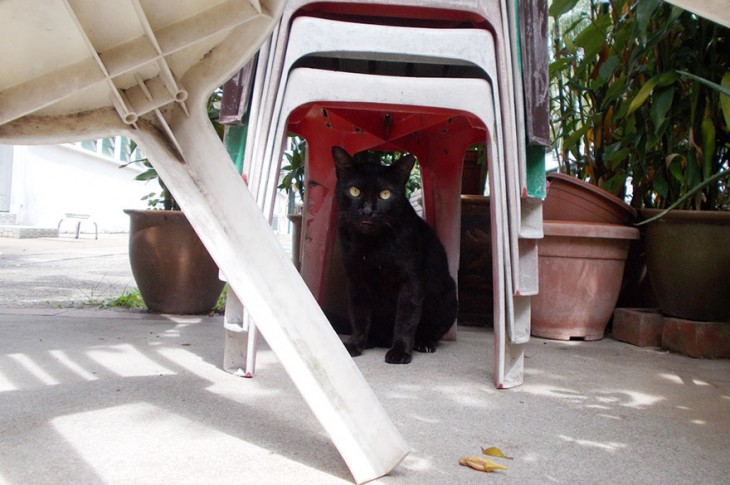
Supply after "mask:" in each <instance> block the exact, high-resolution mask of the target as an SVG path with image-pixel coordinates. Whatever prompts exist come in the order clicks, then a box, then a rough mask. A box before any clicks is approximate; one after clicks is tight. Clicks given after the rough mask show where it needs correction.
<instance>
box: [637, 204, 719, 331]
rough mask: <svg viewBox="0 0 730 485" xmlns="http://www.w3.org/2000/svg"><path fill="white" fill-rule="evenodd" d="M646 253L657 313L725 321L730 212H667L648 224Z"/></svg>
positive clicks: (650, 211) (644, 213) (652, 212)
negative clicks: (658, 311) (659, 310)
mask: <svg viewBox="0 0 730 485" xmlns="http://www.w3.org/2000/svg"><path fill="white" fill-rule="evenodd" d="M658 213H659V211H658V210H656V209H644V210H642V211H641V215H642V216H644V217H646V218H649V217H652V216H654V215H656V214H658ZM646 258H647V270H648V273H649V280H650V281H651V287H652V290H653V292H654V295H655V297H656V300H657V304H658V305H659V308H660V309H661V311H662V313H664V314H666V315H669V316H673V317H678V318H684V319H686V320H699V321H715V322H730V212H710V211H684V210H673V211H670V212H669V213H667V214H666V215H664V216H662V217H661V218H660V219H658V220H656V221H653V222H650V223H649V224H647V227H646Z"/></svg>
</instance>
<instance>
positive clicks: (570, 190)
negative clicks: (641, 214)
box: [542, 173, 636, 224]
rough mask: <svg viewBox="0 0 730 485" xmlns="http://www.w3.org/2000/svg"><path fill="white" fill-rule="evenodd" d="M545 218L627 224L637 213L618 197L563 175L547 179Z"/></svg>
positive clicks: (557, 174)
mask: <svg viewBox="0 0 730 485" xmlns="http://www.w3.org/2000/svg"><path fill="white" fill-rule="evenodd" d="M547 180H548V183H549V184H548V190H547V197H546V198H545V203H544V204H543V209H542V210H543V218H544V219H545V220H551V221H582V222H603V223H607V224H627V223H628V222H629V221H630V220H631V219H632V218H634V217H636V210H635V209H634V208H633V207H631V206H630V205H628V204H627V203H626V202H624V201H623V200H621V199H619V198H618V197H616V196H615V195H613V194H611V193H609V192H607V191H605V190H603V189H601V188H600V187H596V186H595V185H593V184H589V183H588V182H584V181H583V180H580V179H578V178H576V177H571V176H569V175H566V174H564V173H550V174H548V175H547Z"/></svg>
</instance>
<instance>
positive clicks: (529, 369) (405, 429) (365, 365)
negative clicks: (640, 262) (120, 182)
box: [0, 235, 730, 484]
mask: <svg viewBox="0 0 730 485" xmlns="http://www.w3.org/2000/svg"><path fill="white" fill-rule="evenodd" d="M102 236H104V235H102ZM102 236H100V238H101V237H102ZM100 241H102V239H100ZM124 241H125V242H126V240H124ZM16 243H17V244H16ZM43 244H46V245H48V244H50V242H48V241H46V242H45V243H42V242H38V241H27V240H25V241H22V242H20V243H18V241H13V242H12V243H9V242H8V240H0V275H1V276H0V279H1V280H2V281H3V284H2V285H0V292H2V293H0V294H1V295H2V300H0V483H9V484H27V483H34V484H36V483H37V484H43V483H49V484H50V483H53V484H58V483H84V484H93V483H172V482H176V483H195V484H201V483H251V484H268V483H272V484H274V483H275V484H281V483H296V484H303V483H304V484H306V483H312V484H330V483H332V484H336V483H351V482H352V479H351V477H350V475H349V472H348V470H347V467H346V466H345V464H344V462H343V461H342V459H341V458H340V456H339V454H338V453H337V450H336V449H335V448H334V446H333V445H332V443H331V441H330V440H329V438H328V437H327V435H326V434H325V433H324V431H323V429H322V428H321V426H320V425H319V423H318V422H317V420H316V419H315V418H314V416H313V414H312V413H311V412H310V411H309V409H308V407H307V406H306V404H305V403H304V400H303V399H302V397H301V396H300V395H299V394H298V392H297V391H296V388H295V387H294V385H293V384H292V382H291V381H290V379H289V378H288V376H287V375H286V373H285V372H284V371H283V368H282V366H281V365H280V363H279V361H278V360H277V358H276V356H275V355H274V354H273V353H272V352H271V351H269V350H267V349H264V350H262V351H261V352H260V354H259V359H258V366H257V375H256V377H255V378H253V379H242V378H238V377H235V376H232V375H229V374H226V373H225V372H223V371H222V370H221V360H222V348H223V329H222V319H221V317H207V316H203V317H165V316H160V315H149V314H146V313H141V312H126V311H112V310H96V309H94V308H93V307H88V306H86V307H82V308H79V305H78V304H74V305H71V304H69V303H68V300H63V298H66V297H67V296H68V295H65V294H64V295H61V296H57V295H55V293H54V290H53V287H52V285H50V284H49V285H48V286H47V287H44V286H42V285H38V286H35V283H33V281H46V280H48V279H49V278H51V276H53V277H54V278H61V280H60V281H66V282H67V283H68V282H69V281H94V280H95V279H98V278H101V277H103V278H107V279H106V280H104V281H108V283H109V284H110V285H111V286H110V287H111V288H114V289H116V288H118V287H119V288H123V287H125V285H128V284H130V283H128V282H127V280H126V279H125V278H126V277H129V274H128V273H127V275H126V276H125V275H124V261H125V260H124V258H122V257H121V256H120V252H121V254H124V249H125V246H124V245H121V243H120V241H117V244H116V245H115V244H110V245H109V246H105V247H102V245H103V244H106V242H101V243H99V244H98V246H94V244H95V243H89V242H82V243H79V242H73V241H72V242H64V244H61V243H59V242H54V244H56V245H55V246H52V248H53V249H52V250H50V251H49V252H46V253H43V250H41V249H39V248H36V246H40V245H43ZM82 244H83V245H90V246H91V247H90V248H88V249H93V250H92V251H89V252H88V255H87V249H86V248H84V249H83V250H82V251H78V250H79V249H81V245H82ZM67 246H71V247H70V249H63V250H62V247H64V248H65V247H67ZM114 248H116V249H114ZM64 251H69V252H64ZM18 253H19V254H20V256H19V255H18ZM72 253H73V254H76V256H74V257H71V256H70V254H72ZM19 258H20V259H21V260H22V261H19ZM33 259H37V260H38V261H36V262H34V261H32V260H33ZM73 260H75V261H76V262H75V263H72V261H73ZM114 261H116V263H115V262H114ZM38 266H40V267H41V268H38ZM52 267H55V268H57V269H52ZM91 268H94V269H93V270H92V269H91ZM41 270H43V271H41ZM44 271H45V273H43V272H44ZM90 271H94V272H95V271H102V273H92V274H89V272H90ZM41 273H42V275H41V276H38V275H39V274H41ZM23 274H25V275H26V276H25V278H26V279H27V280H28V281H26V282H24V283H23V282H22V280H23V278H22V277H21V276H22V275H23ZM8 275H10V277H8ZM112 275H113V277H112ZM36 276H37V277H38V279H35V278H36ZM63 278H68V279H63ZM105 284H106V283H105ZM131 284H133V283H131ZM116 285H119V286H116ZM9 286H12V287H13V288H16V290H13V291H10V290H8V287H9ZM68 286H72V285H70V284H67V287H68ZM34 288H38V289H37V290H33V289H34ZM28 291H31V293H32V294H28ZM58 291H60V290H58ZM110 291H112V290H110ZM114 291H116V290H114ZM21 293H22V294H21ZM72 300H73V299H72ZM72 300H71V301H72ZM64 301H66V303H63V302H64ZM59 302H60V303H59ZM384 353H385V351H384V350H382V349H376V350H370V351H368V352H366V353H365V354H364V355H362V356H360V357H358V358H356V359H355V362H356V363H357V365H358V367H359V368H360V370H361V372H362V373H363V375H364V376H365V378H366V379H367V381H368V382H369V383H370V385H371V386H372V387H373V389H374V391H375V393H376V395H377V396H378V397H379V399H380V401H381V403H382V404H383V406H384V407H385V409H386V411H387V412H388V414H389V416H390V417H391V419H392V420H393V422H394V423H395V425H396V427H397V428H398V429H399V431H400V432H401V433H402V435H403V437H404V438H405V440H406V441H407V442H408V444H409V445H410V446H411V448H412V450H413V451H412V452H411V454H410V455H409V456H408V457H407V458H406V459H405V461H404V462H403V463H401V464H400V465H399V466H398V467H397V468H396V469H395V470H394V471H393V472H392V473H391V475H389V476H387V477H384V478H382V479H380V480H378V481H377V483H383V484H456V483H458V484H471V483H474V484H477V483H485V481H497V482H503V483H520V484H522V483H535V484H538V483H540V484H542V483H571V484H572V483H581V484H584V483H601V484H604V483H627V484H628V483H631V484H638V483H642V484H643V483H661V484H668V483H677V484H685V483H728V480H729V479H728V477H730V460H728V456H730V361H728V360H696V359H691V358H689V357H684V356H681V355H677V354H670V353H667V352H664V351H661V350H658V349H641V348H637V347H633V346H631V345H628V344H624V343H620V342H617V341H615V340H613V339H611V338H605V339H603V340H601V341H597V342H557V341H550V340H542V339H533V340H532V341H531V342H530V343H529V344H528V345H527V351H526V361H525V365H526V375H525V384H524V385H523V386H521V387H519V388H516V389H511V390H499V391H498V390H496V389H494V388H493V386H492V385H491V377H490V371H491V356H492V334H491V331H489V330H485V329H475V328H462V329H460V332H459V336H458V339H457V341H455V342H446V343H444V344H443V345H442V346H441V347H440V348H439V349H438V352H436V353H435V354H430V355H424V354H417V355H416V356H415V358H414V361H413V363H412V364H410V365H408V366H390V365H387V364H385V363H384V362H383V356H384ZM487 446H497V447H499V448H501V449H502V451H504V452H505V454H507V455H510V456H512V457H513V458H514V459H513V460H496V461H499V462H500V463H502V464H504V465H506V466H507V467H508V470H506V471H500V472H495V473H493V474H491V475H486V474H484V473H480V472H476V471H474V470H471V469H468V468H465V467H461V466H459V465H458V459H459V457H461V456H466V455H474V454H479V451H480V447H487Z"/></svg>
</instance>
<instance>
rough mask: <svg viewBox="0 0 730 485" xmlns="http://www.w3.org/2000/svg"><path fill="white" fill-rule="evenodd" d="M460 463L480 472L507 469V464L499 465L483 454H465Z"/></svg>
mask: <svg viewBox="0 0 730 485" xmlns="http://www.w3.org/2000/svg"><path fill="white" fill-rule="evenodd" d="M459 465H462V466H468V467H469V468H472V469H474V470H477V471H480V472H490V473H491V472H493V471H495V470H506V469H507V467H506V466H502V465H499V464H497V463H495V462H493V461H492V460H490V459H489V458H484V457H482V456H464V457H462V458H459Z"/></svg>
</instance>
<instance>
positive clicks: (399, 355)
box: [385, 347, 412, 364]
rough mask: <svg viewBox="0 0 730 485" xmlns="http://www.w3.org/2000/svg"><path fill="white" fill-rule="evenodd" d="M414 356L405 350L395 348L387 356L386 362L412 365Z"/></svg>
mask: <svg viewBox="0 0 730 485" xmlns="http://www.w3.org/2000/svg"><path fill="white" fill-rule="evenodd" d="M411 359H412V356H411V354H410V353H409V352H406V351H405V350H403V349H400V348H396V347H393V348H392V349H390V350H389V351H388V352H386V354H385V362H387V363H388V364H410V362H411Z"/></svg>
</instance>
